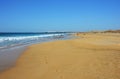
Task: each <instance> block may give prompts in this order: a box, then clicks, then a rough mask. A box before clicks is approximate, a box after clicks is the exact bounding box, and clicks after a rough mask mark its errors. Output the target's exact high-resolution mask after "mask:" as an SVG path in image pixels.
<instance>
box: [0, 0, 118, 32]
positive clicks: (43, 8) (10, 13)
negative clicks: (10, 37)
mask: <svg viewBox="0 0 120 79" xmlns="http://www.w3.org/2000/svg"><path fill="white" fill-rule="evenodd" d="M119 3H120V1H119V0H40V1H38V0H19V1H18V0H0V17H1V18H0V32H86V31H94V30H98V31H102V30H103V31H104V30H117V29H120V9H119V8H120V5H119Z"/></svg>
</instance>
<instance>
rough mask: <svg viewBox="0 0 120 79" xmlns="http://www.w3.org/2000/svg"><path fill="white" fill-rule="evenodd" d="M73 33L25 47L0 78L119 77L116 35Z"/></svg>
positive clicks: (118, 36)
mask: <svg viewBox="0 0 120 79" xmlns="http://www.w3.org/2000/svg"><path fill="white" fill-rule="evenodd" d="M77 36H80V37H79V38H76V39H72V40H62V41H54V42H48V43H43V44H35V45H32V46H29V47H28V49H27V50H26V51H25V52H24V54H23V55H22V56H21V57H20V58H19V59H18V61H17V63H16V66H15V67H13V68H11V69H9V70H7V71H4V72H2V73H0V79H120V34H112V33H106V34H102V33H100V34H93V33H89V34H82V33H81V34H77Z"/></svg>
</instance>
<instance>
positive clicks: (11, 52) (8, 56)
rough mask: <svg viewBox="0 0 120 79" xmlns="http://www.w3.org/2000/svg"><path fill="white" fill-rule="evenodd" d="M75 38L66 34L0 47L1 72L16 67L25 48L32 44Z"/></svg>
mask: <svg viewBox="0 0 120 79" xmlns="http://www.w3.org/2000/svg"><path fill="white" fill-rule="evenodd" d="M72 38H74V37H73V36H71V35H70V36H66V37H63V38H54V39H52V40H51V39H49V40H45V41H40V42H36V43H31V44H25V45H17V46H13V47H7V48H3V49H0V73H1V72H4V71H7V70H9V69H11V68H12V67H14V66H15V65H16V61H17V60H18V59H19V57H20V56H21V55H22V54H23V53H24V51H25V50H27V48H28V47H29V46H31V45H35V44H42V43H46V42H53V41H57V40H68V39H72Z"/></svg>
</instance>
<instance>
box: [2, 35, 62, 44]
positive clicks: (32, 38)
mask: <svg viewBox="0 0 120 79" xmlns="http://www.w3.org/2000/svg"><path fill="white" fill-rule="evenodd" d="M59 35H63V34H45V35H35V36H18V37H0V42H4V41H20V40H34V39H39V38H44V37H52V36H59Z"/></svg>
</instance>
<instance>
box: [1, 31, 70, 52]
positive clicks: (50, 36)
mask: <svg viewBox="0 0 120 79" xmlns="http://www.w3.org/2000/svg"><path fill="white" fill-rule="evenodd" d="M68 35H69V33H62V32H60V33H58V32H53V33H52V32H41V33H0V50H1V49H5V48H11V47H15V46H21V45H26V44H32V43H38V42H45V41H50V40H56V39H65V38H66V37H67V36H68Z"/></svg>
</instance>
